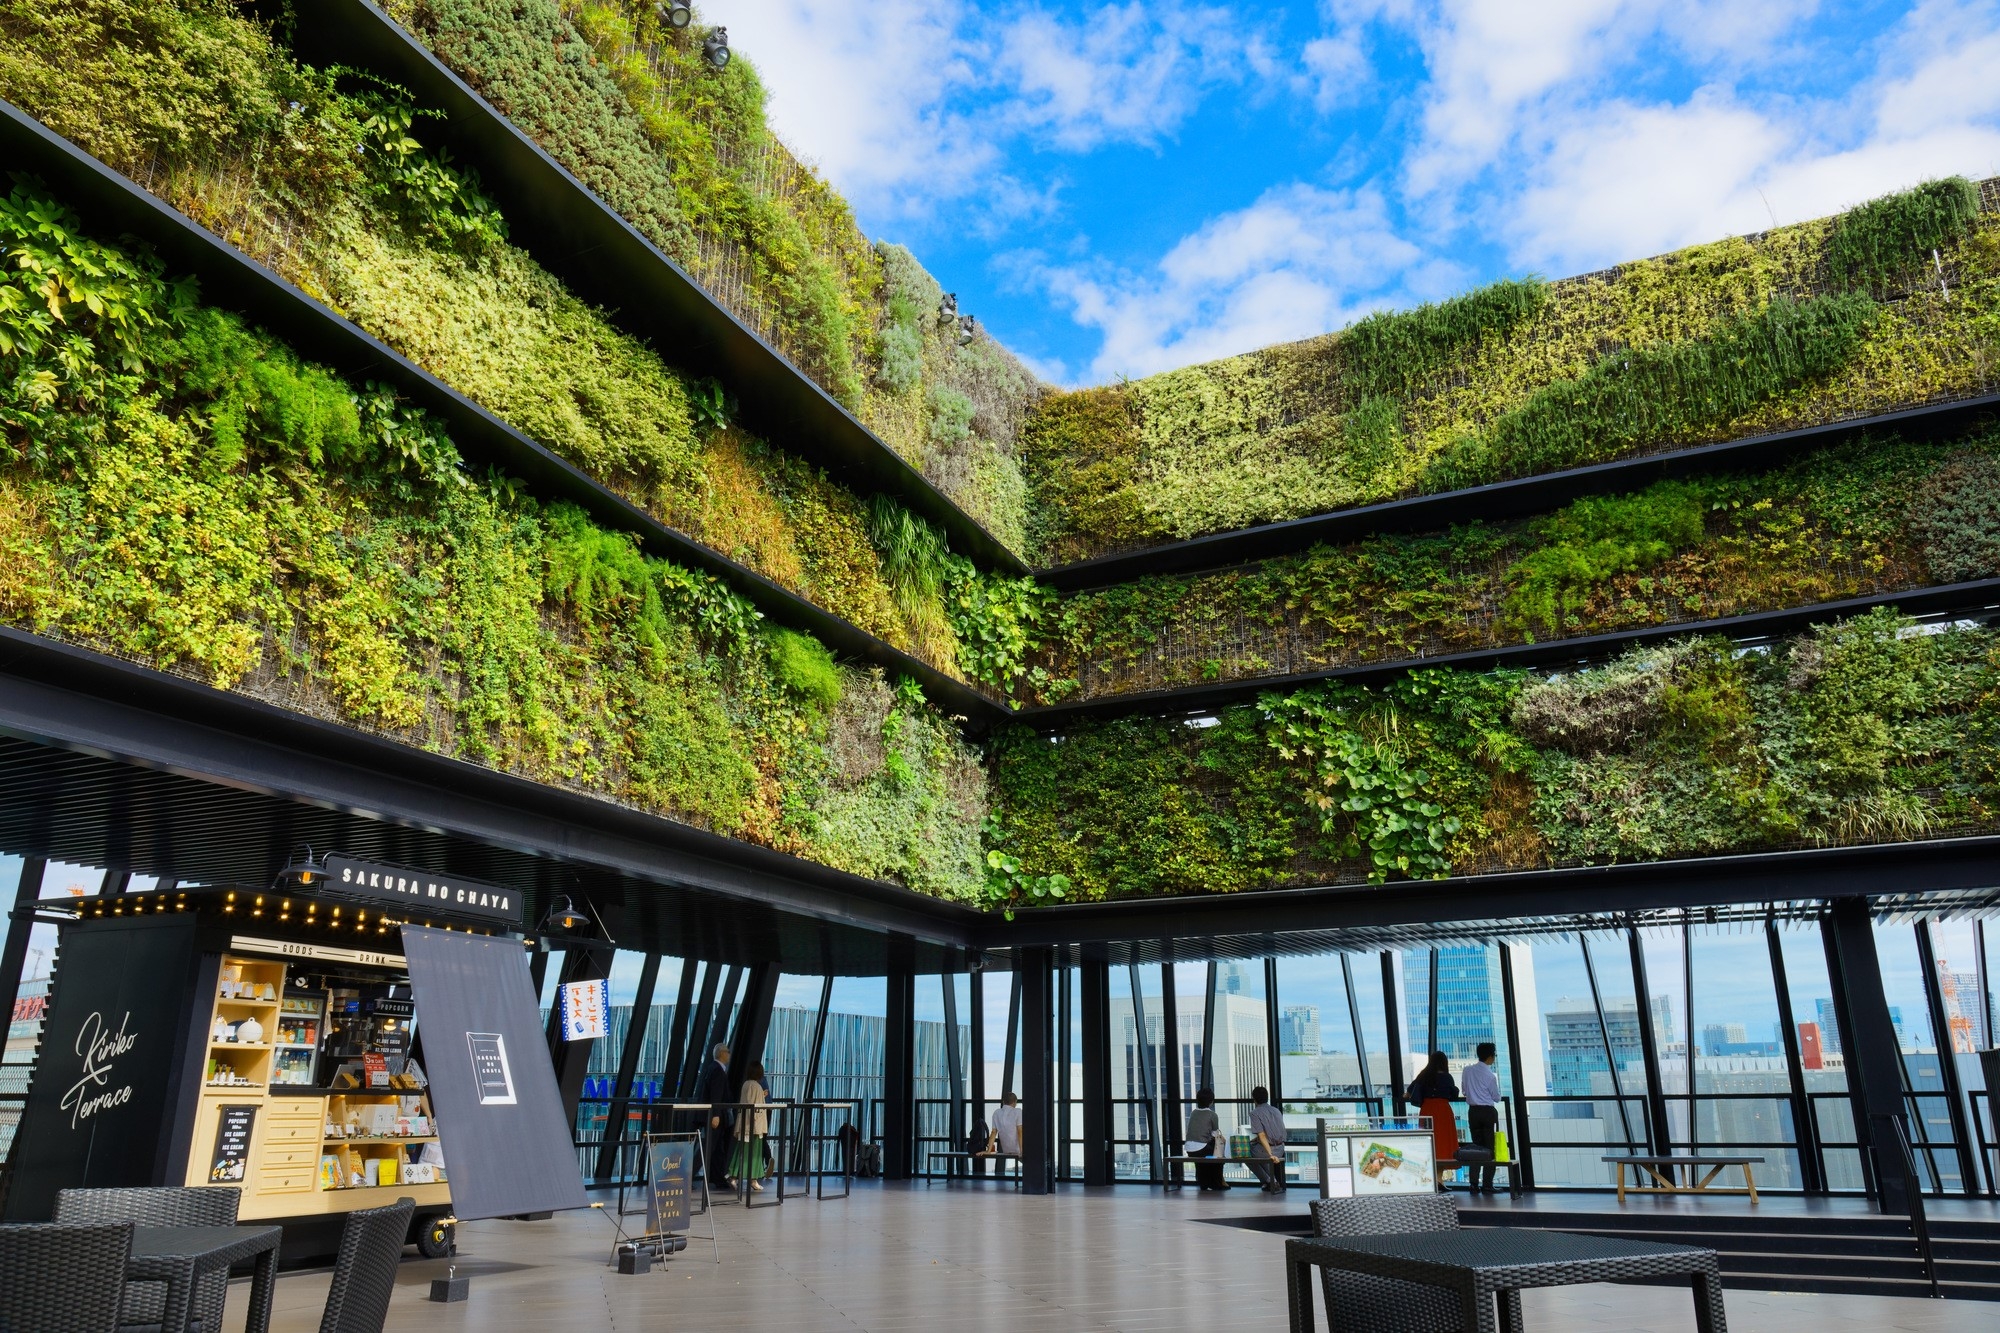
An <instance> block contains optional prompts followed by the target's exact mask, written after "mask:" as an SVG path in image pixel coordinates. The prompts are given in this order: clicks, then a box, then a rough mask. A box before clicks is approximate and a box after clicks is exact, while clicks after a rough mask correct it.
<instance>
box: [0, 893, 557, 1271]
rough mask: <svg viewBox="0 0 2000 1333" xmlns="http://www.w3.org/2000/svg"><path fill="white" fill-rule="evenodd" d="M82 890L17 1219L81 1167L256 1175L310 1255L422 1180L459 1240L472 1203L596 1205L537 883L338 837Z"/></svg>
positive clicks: (436, 1249)
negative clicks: (550, 1036) (572, 1125)
mask: <svg viewBox="0 0 2000 1333" xmlns="http://www.w3.org/2000/svg"><path fill="white" fill-rule="evenodd" d="M67 906H68V907H69V910H70V911H72V912H73V913H74V915H73V916H72V917H71V919H70V920H68V921H67V922H65V923H63V925H62V927H61V931H60V937H59V943H58V951H57V958H56V967H55V973H54V979H53V985H52V989H51V993H50V997H49V1007H48V1012H47V1018H46V1021H45V1023H44V1027H43V1030H42V1042H41V1050H40V1052H39V1056H38V1059H37V1062H36V1067H35V1072H34V1076H33V1078H32V1081H31V1082H30V1085H29V1089H28V1100H27V1104H26V1106H25V1107H24V1109H23V1113H22V1120H21V1126H20V1130H19V1135H20V1141H19V1143H18V1144H17V1150H16V1153H15V1160H16V1162H17V1163H18V1164H19V1165H18V1167H17V1168H16V1170H15V1171H14V1173H13V1178H12V1180H11V1181H10V1182H9V1186H8V1191H7V1198H6V1201H5V1215H6V1217H7V1218H8V1219H9V1220H22V1221H27V1220H38V1219H45V1218H47V1217H48V1216H49V1215H50V1212H51V1210H52V1208H53V1204H54V1200H55V1193H56V1191H57V1190H59V1189H64V1188H69V1187H73V1186H81V1187H110V1186H121V1185H159V1184H186V1185H235V1186H238V1187H240V1188H241V1190H242V1192H243V1193H242V1200H241V1204H240V1211H239V1216H241V1217H242V1218H243V1219H244V1220H245V1221H260V1222H277V1223H280V1224H283V1225H284V1226H285V1228H286V1237H285V1251H286V1254H287V1256H288V1257H292V1258H299V1257H304V1256H307V1255H313V1254H323V1253H327V1252H329V1251H330V1250H331V1249H332V1248H333V1245H334V1243H335V1238H336V1237H337V1235H338V1229H339V1226H338V1224H339V1221H340V1218H341V1215H343V1214H345V1213H347V1212H349V1211H351V1210H353V1209H357V1208H367V1207H373V1206H376V1205H378V1204H381V1203H387V1202H393V1201H394V1200H396V1199H398V1198H402V1197H408V1198H411V1199H414V1200H415V1201H416V1203H417V1214H416V1219H415V1221H414V1223H413V1235H412V1237H411V1238H412V1239H413V1240H414V1241H416V1243H417V1244H418V1245H419V1246H420V1247H421V1248H422V1249H423V1251H424V1253H426V1254H427V1255H433V1256H435V1255H439V1254H443V1253H447V1252H448V1251H449V1249H450V1246H451V1240H452V1237H451V1231H450V1220H451V1218H452V1217H453V1216H454V1214H455V1215H457V1216H460V1217H471V1216H504V1215H511V1214H521V1213H535V1212H549V1211H554V1210H556V1209H560V1208H573V1207H582V1206H583V1205H584V1199H583V1194H582V1183H581V1180H580V1179H579V1178H578V1176H577V1174H576V1167H575V1159H574V1153H573V1151H572V1150H571V1149H570V1146H569V1133H568V1125H567V1122H566V1120H565V1119H564V1117H563V1115H562V1110H561V1099H560V1095H559V1093H558V1091H557V1089H556V1084H555V1075H554V1070H553V1068H552V1066H551V1064H550V1061H549V1056H548V1050H547V1047H546V1045H545V1044H544V1042H543V1039H542V1033H541V1029H540V1013H539V1009H538V1007H537V1005H536V1001H535V996H534V994H533V989H532V985H531V983H530V982H529V979H528V969H527V952H526V943H525V941H524V940H523V939H522V938H521V936H520V934H519V930H520V925H521V921H522V916H523V909H522V895H521V894H520V893H519V892H518V891H515V890H510V889H507V888H505V887H502V886H497V885H491V884H483V883H478V882H475V881H470V880H462V879H458V878H446V877H442V876H437V875H434V874H429V873H426V872H422V871H417V870H414V869H411V868H409V867H403V866H393V865H383V864H379V863H366V862H359V861H353V860H349V859H346V858H341V857H329V858H327V860H326V862H325V863H324V864H317V863H312V862H310V861H308V862H307V863H305V864H304V866H303V867H300V866H293V867H288V868H287V870H286V872H284V874H283V875H281V877H280V881H279V884H278V885H277V886H275V887H273V888H271V889H264V890H259V889H253V888H245V887H242V886H235V887H231V886H219V887H215V888H188V887H176V888H174V889H172V890H169V891H166V892H154V893H142V894H134V895H128V896H124V897H119V898H112V899H90V900H79V901H77V902H76V903H74V904H71V905H67ZM419 945H421V946H422V947H421V948H419V947H417V946H419ZM427 1019H428V1020H429V1021H428V1024H427ZM474 1027H478V1028H481V1029H491V1030H482V1031H478V1032H474V1031H471V1029H472V1028H474ZM427 1036H428V1037H429V1039H430V1051H429V1053H428V1055H427V1053H426V1050H425V1041H426V1037H427ZM441 1104H442V1105H441ZM454 1115H456V1116H457V1118H458V1120H459V1122H460V1123H458V1124H457V1125H454V1124H453V1123H452V1120H453V1117H454ZM496 1176H497V1177H499V1178H498V1179H493V1178H491V1177H496ZM467 1195H470V1196H472V1198H471V1200H470V1202H472V1203H473V1204H474V1209H473V1210H468V1208H467V1207H466V1206H465V1205H466V1204H467V1203H468V1199H467V1198H466V1197H464V1196H467ZM496 1209H497V1210H499V1211H494V1210H496Z"/></svg>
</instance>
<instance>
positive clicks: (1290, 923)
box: [977, 835, 2000, 949]
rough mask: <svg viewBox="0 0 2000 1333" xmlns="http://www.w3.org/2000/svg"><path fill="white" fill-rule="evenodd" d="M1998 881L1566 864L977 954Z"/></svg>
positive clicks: (1011, 930)
mask: <svg viewBox="0 0 2000 1333" xmlns="http://www.w3.org/2000/svg"><path fill="white" fill-rule="evenodd" d="M1996 883H2000V836H1994V835H1979V836H1972V837H1962V838H1940V839H1932V840H1928V841H1924V842H1902V843H1874V844H1869V845H1867V846H1863V847H1824V848H1807V849H1802V850H1792V851H1776V852H1746V853H1738V854H1734V855H1728V856H1715V857H1703V858H1698V859H1685V860H1675V861H1650V862H1631V863H1620V864H1615V865H1602V866H1566V867H1562V868H1552V869H1545V870H1522V871H1508V872H1503V873H1496V874H1489V875H1464V876H1457V877H1454V878H1451V879H1441V880H1398V881H1396V882H1394V883H1390V884H1367V885H1359V884H1357V885H1339V886H1329V887H1323V888H1298V889H1265V890H1258V891H1255V892H1248V893H1217V894H1200V895H1181V896H1178V897H1164V896H1163V897H1158V898H1128V899H1120V900H1118V901H1116V902H1107V903H1075V904H1063V905H1057V906H1049V907H1032V908H1024V909H1021V910H1019V911H1018V912H1017V913H1016V916H1015V919H1014V920H1013V921H1012V922H1002V923H996V924H994V925H992V926H989V927H988V928H987V930H985V931H984V932H982V933H981V934H980V936H979V938H978V941H977V943H978V945H979V947H981V948H983V949H1012V948H1024V947H1029V946H1036V945H1062V944H1085V945H1089V944H1093V943H1109V942H1113V941H1139V940H1170V939H1181V940H1200V939H1203V938H1207V937H1212V936H1218V935H1232V936H1242V935H1251V936H1256V935H1264V936H1272V937H1279V936H1283V935H1286V934H1291V933H1303V932H1310V931H1321V930H1334V929H1339V928H1342V927H1360V926H1395V925H1408V924H1414V923H1421V922H1425V921H1437V922H1444V921H1481V920H1488V919H1508V918H1532V917H1544V916H1577V917H1585V916H1591V917H1597V918H1601V919H1605V920H1607V921H1609V922H1615V921H1616V919H1617V918H1618V916H1619V914H1621V913H1626V912H1639V911H1648V910H1655V909H1663V908H1666V909H1670V908H1692V907H1709V906H1721V905H1723V904H1727V903H1758V902H1772V901H1784V900H1790V899H1798V898H1838V897H1852V896H1875V895H1881V894H1890V893H1924V892H1940V891H1949V890H1957V889H1979V888H1990V887H1992V886H1993V885H1995V884H1996Z"/></svg>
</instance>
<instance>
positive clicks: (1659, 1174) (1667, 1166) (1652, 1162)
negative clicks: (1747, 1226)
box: [1603, 1154, 1764, 1204]
mask: <svg viewBox="0 0 2000 1333" xmlns="http://www.w3.org/2000/svg"><path fill="white" fill-rule="evenodd" d="M1603 1160H1604V1161H1607V1162H1616V1163H1617V1164H1618V1202H1620V1203H1624V1202H1625V1196H1626V1195H1627V1194H1747V1195H1749V1196H1750V1202H1751V1203H1753V1204H1754V1203H1756V1202H1757V1181H1756V1179H1755V1177H1753V1176H1752V1175H1751V1174H1750V1167H1751V1166H1752V1165H1753V1164H1754V1163H1758V1162H1762V1161H1763V1160H1764V1159H1763V1158H1761V1157H1711V1156H1708V1155H1706V1154H1700V1155H1686V1156H1675V1155H1671V1154H1670V1155H1668V1156H1664V1157H1653V1156H1648V1155H1645V1154H1634V1155H1632V1156H1629V1157H1606V1158H1604V1159H1603ZM1628 1166H1629V1167H1632V1168H1633V1171H1632V1184H1631V1186H1630V1187H1627V1186H1626V1184H1625V1168H1626V1167H1628ZM1732 1166H1740V1167H1742V1168H1743V1188H1742V1189H1735V1188H1728V1187H1723V1186H1719V1185H1717V1184H1716V1183H1715V1178H1716V1177H1717V1176H1719V1175H1721V1174H1722V1173H1723V1171H1724V1169H1725V1168H1728V1167H1732ZM1677 1167H1685V1168H1686V1169H1687V1177H1686V1180H1685V1182H1683V1181H1682V1180H1680V1179H1678V1178H1677V1177H1676V1175H1675V1168H1677ZM1703 1168H1707V1170H1708V1174H1707V1175H1705V1176H1697V1175H1696V1173H1697V1172H1698V1171H1700V1170H1701V1169H1703ZM1641 1171H1644V1172H1645V1173H1646V1175H1647V1176H1651V1177H1652V1178H1653V1183H1652V1184H1650V1185H1641V1184H1640V1183H1639V1181H1641V1180H1642V1179H1644V1178H1645V1177H1643V1176H1641V1175H1640V1174H1639V1172H1641Z"/></svg>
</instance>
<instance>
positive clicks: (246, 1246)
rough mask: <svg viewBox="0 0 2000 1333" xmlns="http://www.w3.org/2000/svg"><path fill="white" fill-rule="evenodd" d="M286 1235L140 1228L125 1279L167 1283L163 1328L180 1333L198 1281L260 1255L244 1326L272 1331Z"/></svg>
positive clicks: (270, 1230)
mask: <svg viewBox="0 0 2000 1333" xmlns="http://www.w3.org/2000/svg"><path fill="white" fill-rule="evenodd" d="M284 1234H285V1232H284V1228H282V1227H134V1228H133V1229H132V1257H131V1258H130V1259H129V1260H127V1261H126V1264H125V1276H126V1277H127V1278H129V1279H132V1280H134V1281H140V1280H148V1281H154V1282H165V1283H166V1284H167V1311H166V1318H165V1319H164V1320H163V1321H162V1322H161V1324H160V1327H161V1328H163V1329H172V1330H178V1329H184V1328H186V1327H187V1326H188V1319H189V1317H190V1314H191V1308H190V1307H191V1306H192V1304H193V1301H194V1284H195V1280H196V1279H197V1278H199V1277H200V1276H201V1275H202V1274H204V1273H213V1272H215V1271H217V1270H218V1269H219V1270H221V1271H222V1272H224V1273H227V1272H228V1271H229V1269H230V1267H231V1266H232V1265H234V1264H238V1263H241V1262H242V1261H243V1260H245V1259H249V1258H253V1257H254V1258H255V1259H256V1260H257V1269H256V1272H255V1274H254V1275H253V1276H252V1277H251V1280H250V1316H249V1318H248V1319H246V1320H245V1321H244V1328H245V1329H247V1330H248V1333H267V1330H268V1329H269V1328H270V1327H271V1295H272V1288H273V1286H274V1285H275V1283H276V1281H277V1276H278V1241H279V1240H280V1239H282V1238H283V1236H284Z"/></svg>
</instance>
